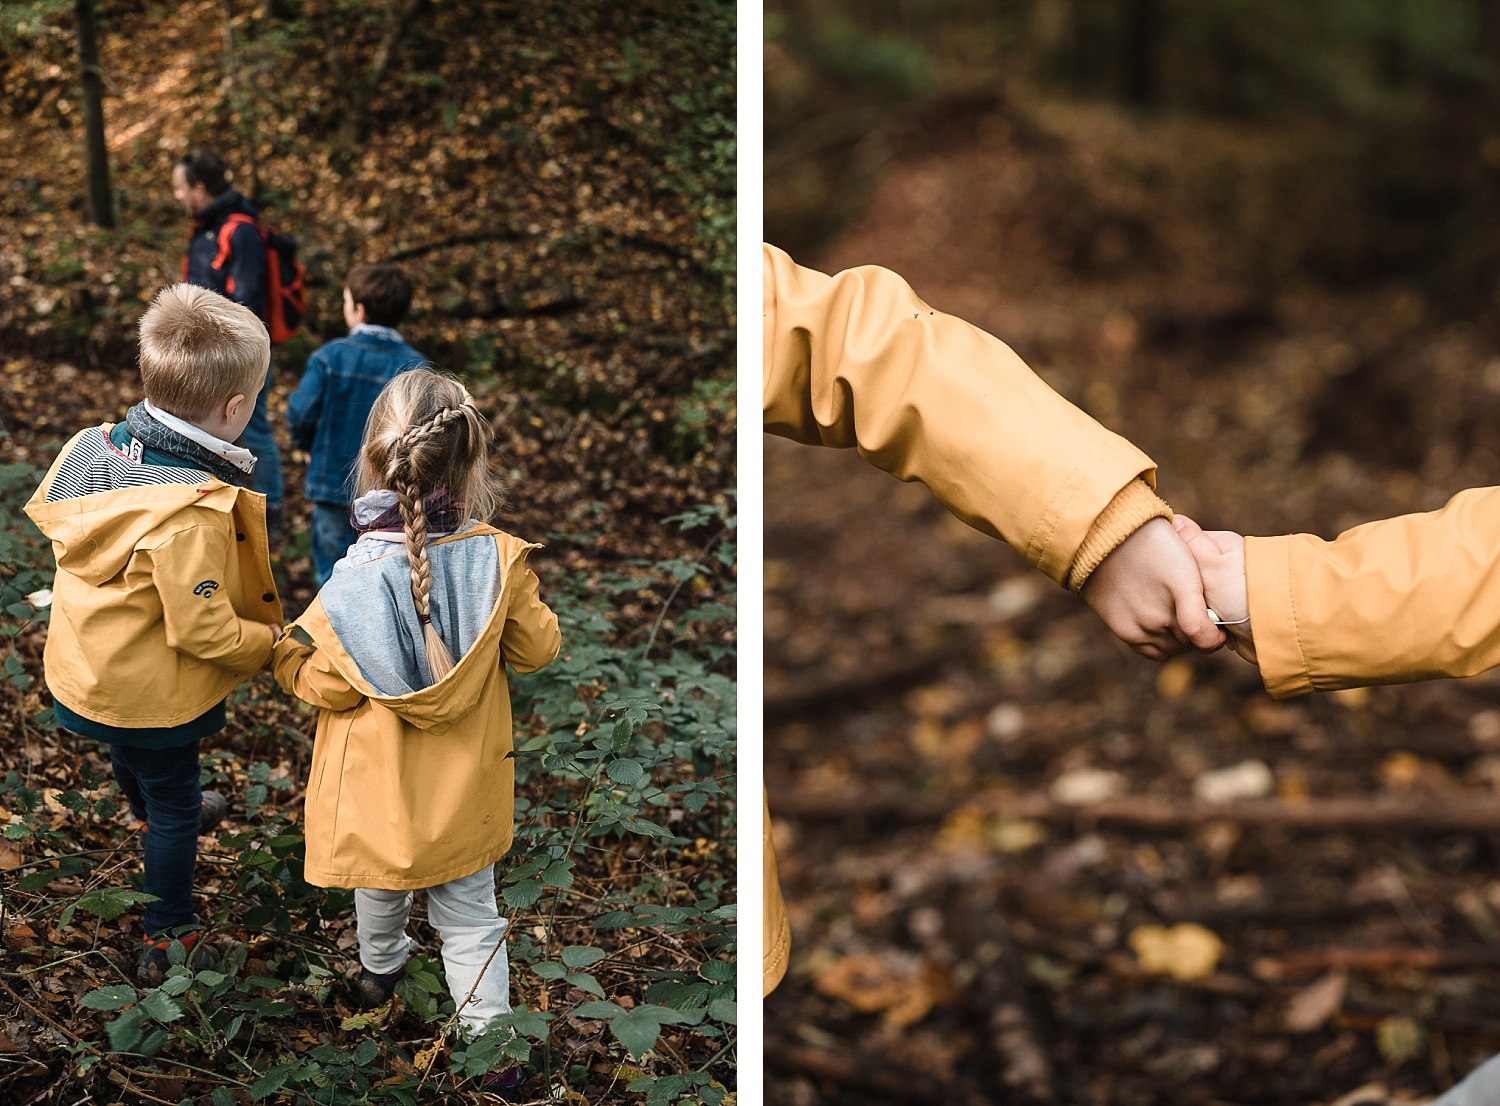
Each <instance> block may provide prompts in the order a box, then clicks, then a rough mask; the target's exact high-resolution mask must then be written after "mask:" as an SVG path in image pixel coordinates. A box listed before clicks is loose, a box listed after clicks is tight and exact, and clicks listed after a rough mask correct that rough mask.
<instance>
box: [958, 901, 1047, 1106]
mask: <svg viewBox="0 0 1500 1106" xmlns="http://www.w3.org/2000/svg"><path fill="white" fill-rule="evenodd" d="M951 894H952V895H953V896H954V897H955V898H957V897H958V896H960V895H962V891H961V890H960V889H958V888H954V889H953V891H952V892H951ZM960 901H962V904H963V905H962V908H961V909H957V910H951V911H948V912H947V915H948V924H949V928H950V930H951V935H952V943H953V946H954V947H955V948H957V949H963V950H965V960H966V961H967V966H968V967H969V969H970V970H971V974H970V975H969V982H968V984H967V986H966V987H965V988H964V1005H965V1007H966V1008H967V1010H968V1013H969V1016H970V1018H972V1019H973V1022H974V1024H976V1025H982V1026H984V1029H985V1032H984V1037H983V1040H984V1046H985V1051H986V1053H987V1057H986V1058H987V1059H988V1060H989V1062H990V1064H991V1065H992V1066H993V1067H994V1068H995V1076H994V1080H993V1082H995V1083H997V1084H999V1085H1000V1086H1003V1087H1004V1088H1005V1089H1006V1092H1007V1093H1006V1098H1005V1101H1006V1102H1013V1103H1017V1104H1018V1106H1019V1104H1026V1106H1046V1104H1050V1103H1054V1102H1056V1101H1057V1092H1056V1090H1055V1089H1054V1086H1053V1075H1052V1064H1051V1062H1050V1061H1049V1060H1048V1058H1047V1052H1046V1050H1045V1049H1043V1048H1042V1047H1041V1045H1040V1044H1039V1043H1038V1038H1037V1033H1036V1029H1035V1027H1034V1025H1033V1024H1032V1018H1031V1013H1030V1010H1029V1008H1028V1005H1027V997H1028V991H1029V988H1028V987H1027V978H1026V972H1025V970H1024V969H1023V968H1022V966H1021V957H1020V954H1019V953H1018V952H1017V951H1016V945H1015V942H1014V941H1012V940H1011V935H1010V929H1009V927H1008V926H1007V925H1006V924H1005V912H1004V908H1003V907H1002V906H1001V904H1000V896H999V894H998V892H997V891H996V890H995V889H994V888H993V887H985V886H980V887H976V888H974V889H973V890H971V891H970V892H969V893H968V894H967V895H966V896H963V898H962V899H961V900H960Z"/></svg>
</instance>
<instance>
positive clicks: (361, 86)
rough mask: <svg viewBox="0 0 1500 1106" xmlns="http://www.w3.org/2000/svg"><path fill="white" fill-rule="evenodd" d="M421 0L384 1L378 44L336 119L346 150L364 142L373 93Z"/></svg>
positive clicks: (351, 149) (340, 141)
mask: <svg viewBox="0 0 1500 1106" xmlns="http://www.w3.org/2000/svg"><path fill="white" fill-rule="evenodd" d="M421 2H422V0H385V28H384V30H383V31H382V32H381V35H380V45H379V46H377V47H376V48H375V56H374V57H373V58H371V59H370V68H369V69H367V70H366V71H365V72H364V73H363V74H362V75H361V76H360V77H359V79H358V80H357V81H355V82H354V87H353V88H351V89H350V90H349V97H348V100H347V101H346V102H345V105H344V117H343V118H342V119H341V120H340V121H339V143H340V145H342V146H343V148H344V150H345V151H346V152H352V151H353V150H354V148H355V147H356V146H358V145H359V144H360V142H361V141H363V139H364V136H365V125H366V123H367V122H368V120H369V117H370V105H371V104H372V103H373V102H374V100H375V92H376V90H377V89H379V88H380V82H381V80H382V79H384V77H385V71H386V70H387V69H389V68H390V64H391V61H392V59H393V58H394V57H395V56H396V47H397V46H398V45H400V42H401V38H402V36H403V35H405V34H406V28H407V26H408V25H409V24H410V23H411V18H412V16H413V15H415V14H416V11H417V8H418V6H419V5H420V4H421Z"/></svg>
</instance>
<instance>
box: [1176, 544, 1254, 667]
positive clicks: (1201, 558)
mask: <svg viewBox="0 0 1500 1106" xmlns="http://www.w3.org/2000/svg"><path fill="white" fill-rule="evenodd" d="M1172 527H1173V528H1174V529H1175V530H1176V531H1177V534H1178V536H1179V537H1181V538H1182V540H1183V541H1185V542H1186V543H1187V547H1188V549H1189V551H1191V552H1192V554H1193V560H1195V561H1197V562H1198V571H1199V572H1200V573H1202V575H1203V596H1204V598H1205V599H1206V600H1207V601H1208V605H1209V606H1210V607H1211V608H1213V612H1214V613H1215V614H1216V615H1218V616H1219V621H1220V624H1221V625H1222V626H1223V628H1224V629H1225V631H1227V632H1228V633H1229V635H1230V648H1232V649H1233V650H1234V651H1235V652H1236V653H1238V654H1239V655H1240V656H1242V657H1244V658H1245V659H1246V660H1247V661H1249V662H1250V663H1251V664H1255V663H1256V660H1255V637H1254V635H1253V634H1252V633H1251V632H1250V593H1249V591H1248V590H1247V588H1246V584H1245V539H1244V537H1243V536H1242V535H1240V534H1236V533H1235V532H1234V531H1233V530H1204V529H1203V527H1201V526H1199V525H1198V524H1197V523H1196V522H1194V521H1193V520H1192V519H1190V518H1188V517H1187V515H1178V516H1177V517H1176V518H1174V519H1173V520H1172Z"/></svg>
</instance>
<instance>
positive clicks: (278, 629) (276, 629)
mask: <svg viewBox="0 0 1500 1106" xmlns="http://www.w3.org/2000/svg"><path fill="white" fill-rule="evenodd" d="M282 632H283V631H282V629H281V627H280V626H278V625H276V623H274V622H273V623H271V634H272V635H273V636H274V637H275V638H276V640H277V641H280V640H281V635H282Z"/></svg>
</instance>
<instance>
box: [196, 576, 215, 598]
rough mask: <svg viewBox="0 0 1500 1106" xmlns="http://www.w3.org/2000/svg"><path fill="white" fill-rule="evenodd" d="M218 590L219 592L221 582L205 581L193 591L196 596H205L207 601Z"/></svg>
mask: <svg viewBox="0 0 1500 1106" xmlns="http://www.w3.org/2000/svg"><path fill="white" fill-rule="evenodd" d="M218 590H219V581H217V580H204V581H203V583H201V584H199V585H198V586H197V587H195V588H194V589H193V594H194V595H201V596H203V598H205V599H207V598H209V597H210V596H211V595H213V593H214V592H216V591H218Z"/></svg>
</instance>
